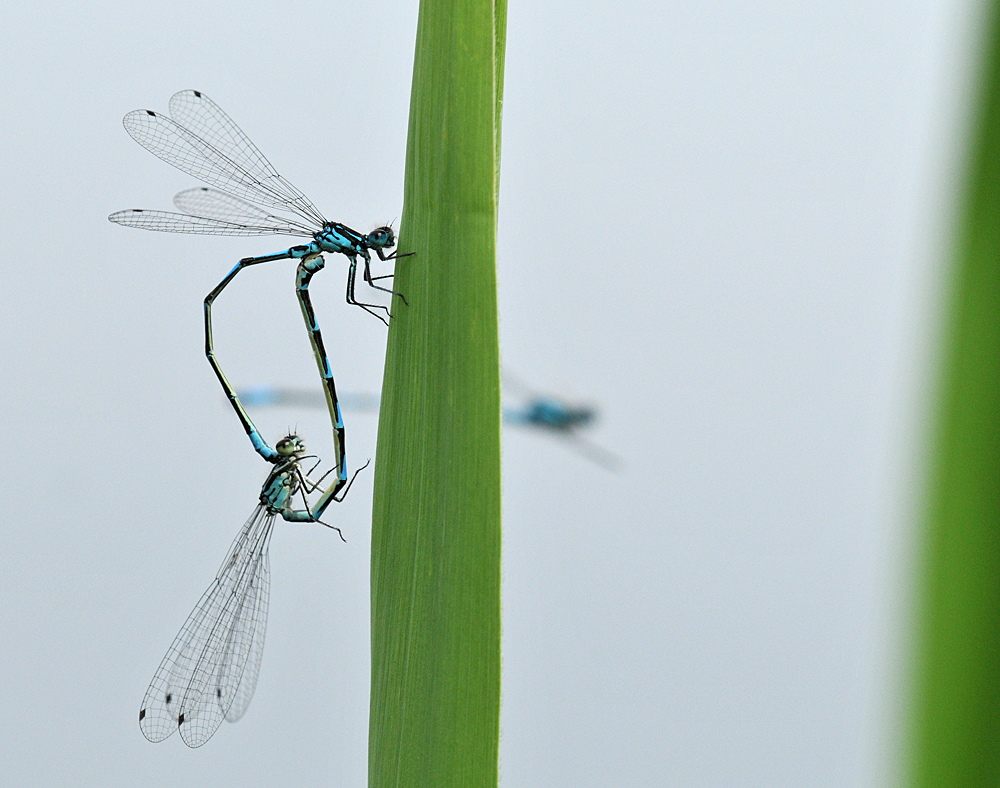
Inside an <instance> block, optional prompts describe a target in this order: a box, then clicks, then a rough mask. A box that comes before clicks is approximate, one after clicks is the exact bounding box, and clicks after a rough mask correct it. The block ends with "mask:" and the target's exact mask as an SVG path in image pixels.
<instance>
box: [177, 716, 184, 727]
mask: <svg viewBox="0 0 1000 788" xmlns="http://www.w3.org/2000/svg"><path fill="white" fill-rule="evenodd" d="M177 724H178V725H183V724H184V715H183V714H182V715H181V716H180V717H178V718H177Z"/></svg>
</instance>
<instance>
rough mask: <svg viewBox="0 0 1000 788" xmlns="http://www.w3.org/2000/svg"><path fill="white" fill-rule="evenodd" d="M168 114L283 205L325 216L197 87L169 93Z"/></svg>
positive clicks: (319, 217)
mask: <svg viewBox="0 0 1000 788" xmlns="http://www.w3.org/2000/svg"><path fill="white" fill-rule="evenodd" d="M169 106H170V117H171V118H173V119H174V120H175V121H177V122H178V123H179V124H181V125H182V126H183V127H184V128H186V129H188V130H189V131H191V132H193V133H194V134H197V135H198V136H199V137H200V138H201V139H203V140H204V141H205V142H207V143H208V144H209V145H211V146H212V147H213V148H215V149H216V150H217V151H220V152H221V153H222V154H223V155H225V156H226V158H228V159H229V160H230V161H233V162H235V163H236V164H238V165H239V166H240V167H241V168H242V169H244V170H245V171H246V172H248V173H250V174H251V175H252V176H254V177H255V178H257V179H258V180H259V181H260V182H261V183H262V184H263V185H264V186H265V188H266V189H267V190H268V191H271V192H274V193H275V194H279V195H280V196H281V201H282V205H284V206H286V207H288V208H289V210H294V211H295V213H299V214H300V215H305V216H308V217H309V218H311V219H312V220H313V221H315V222H318V223H319V225H322V224H323V222H324V221H325V219H324V218H323V214H321V213H320V212H319V211H318V210H317V209H316V206H315V205H313V204H312V202H310V200H309V198H308V197H306V196H305V195H304V194H303V193H302V192H300V191H299V190H298V189H297V188H295V187H294V186H293V185H292V184H290V183H289V182H288V181H286V180H285V179H284V178H282V177H281V176H280V175H279V174H278V172H277V170H275V169H274V167H272V166H271V162H269V161H268V160H267V159H266V158H265V157H264V154H263V153H261V152H260V150H259V149H258V148H257V146H256V145H254V144H253V142H251V140H250V138H249V137H247V135H246V134H244V133H243V130H242V129H241V128H240V127H239V126H237V125H236V124H235V123H234V122H233V119H232V118H230V117H229V116H228V115H227V114H226V113H225V112H223V111H222V110H221V109H220V108H219V105H218V104H216V103H215V102H214V101H212V99H210V98H209V97H208V96H206V95H205V94H204V93H202V92H200V91H198V90H182V91H180V92H178V93H174V95H173V96H171V97H170V105H169Z"/></svg>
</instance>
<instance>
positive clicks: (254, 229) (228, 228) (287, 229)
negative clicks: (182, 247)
mask: <svg viewBox="0 0 1000 788" xmlns="http://www.w3.org/2000/svg"><path fill="white" fill-rule="evenodd" d="M108 219H109V220H110V221H112V222H114V223H115V224H123V225H125V226H126V227H138V228H140V229H142V230H158V231H159V232H163V233H198V234H199V235H294V236H298V237H300V238H301V237H303V236H305V237H308V236H309V235H311V233H309V232H306V231H304V230H302V229H301V228H299V227H297V226H295V225H293V224H290V223H288V222H287V221H284V220H282V219H280V218H278V217H271V219H273V221H271V220H264V219H259V220H255V221H253V222H252V223H251V222H250V220H248V221H247V222H246V223H239V222H226V221H222V220H220V219H208V218H205V217H204V216H191V215H190V214H186V213H171V212H170V211H145V210H141V209H139V208H133V209H132V210H128V211H117V212H115V213H113V214H111V215H110V216H109V217H108Z"/></svg>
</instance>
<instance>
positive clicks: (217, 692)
mask: <svg viewBox="0 0 1000 788" xmlns="http://www.w3.org/2000/svg"><path fill="white" fill-rule="evenodd" d="M215 697H217V698H221V697H222V687H216V688H215Z"/></svg>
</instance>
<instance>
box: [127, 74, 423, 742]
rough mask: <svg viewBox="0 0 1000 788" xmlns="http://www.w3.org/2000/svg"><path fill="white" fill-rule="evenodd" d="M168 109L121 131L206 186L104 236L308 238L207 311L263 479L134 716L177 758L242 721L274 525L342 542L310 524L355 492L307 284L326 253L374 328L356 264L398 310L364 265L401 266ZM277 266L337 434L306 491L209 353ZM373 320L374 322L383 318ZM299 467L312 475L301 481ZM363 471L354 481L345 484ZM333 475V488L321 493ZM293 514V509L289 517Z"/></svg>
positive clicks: (384, 238)
mask: <svg viewBox="0 0 1000 788" xmlns="http://www.w3.org/2000/svg"><path fill="white" fill-rule="evenodd" d="M169 106H170V114H169V117H168V116H166V115H162V114H160V113H156V112H153V111H152V110H135V111H134V112H130V113H128V114H127V115H126V116H125V119H124V125H125V129H126V130H127V131H128V133H129V134H130V135H131V136H132V138H133V139H135V140H136V142H138V143H139V144H140V145H142V146H143V147H144V148H146V149H147V150H149V151H150V152H151V153H153V154H155V155H156V156H157V157H159V158H160V159H162V160H163V161H165V162H167V163H168V164H171V165H173V166H174V167H176V168H178V169H179V170H181V171H183V172H185V173H187V174H188V175H192V176H194V177H195V178H198V179H199V180H201V181H202V182H203V183H206V184H208V186H207V187H206V186H200V187H196V188H192V189H187V190H185V191H182V192H180V193H179V194H177V195H176V196H175V197H174V204H175V205H176V206H177V208H178V209H180V211H182V213H173V212H167V211H156V210H153V211H150V210H139V209H133V210H128V211H118V212H117V213H113V214H111V216H109V217H108V218H109V219H110V220H111V221H112V222H116V223H118V224H123V225H126V226H129V227H139V228H141V229H145V230H158V231H164V232H177V233H199V234H205V235H237V236H253V235H289V236H298V237H303V238H311V240H310V241H309V242H308V243H304V244H302V245H299V246H293V247H290V248H289V249H286V250H284V251H281V252H277V253H274V254H269V255H262V256H258V257H244V258H243V259H241V260H240V261H239V262H238V263H237V264H236V266H235V267H234V268H233V269H232V270H231V271H230V272H229V273H228V274H226V276H225V277H224V278H223V279H222V281H221V282H219V284H218V285H217V286H216V287H215V288H214V289H213V290H212V292H210V293H209V294H208V295H207V296H206V297H205V302H204V314H205V355H206V356H207V357H208V360H209V363H210V364H211V365H212V369H213V370H214V371H215V374H216V376H217V377H218V379H219V382H220V383H221V384H222V388H223V390H224V391H225V394H226V397H227V398H228V399H229V401H230V403H231V404H232V406H233V408H234V410H235V411H236V414H237V416H238V417H239V420H240V423H241V424H242V425H243V429H244V430H245V431H246V433H247V436H248V437H249V438H250V442H251V444H252V445H253V448H254V450H255V451H256V452H257V453H258V454H260V455H261V457H263V458H264V459H265V460H267V461H268V462H270V463H271V464H272V466H273V467H272V469H271V471H270V473H269V474H268V477H267V479H266V480H265V482H264V485H263V487H262V488H261V492H260V497H259V501H258V504H257V506H256V508H255V509H254V511H253V513H252V514H251V515H250V518H249V519H248V520H247V522H246V524H245V525H244V526H243V528H242V529H241V530H240V532H239V534H238V535H237V537H236V539H235V541H234V542H233V545H232V547H231V549H230V551H229V554H228V555H227V556H226V559H225V561H224V562H223V564H222V566H221V568H220V569H219V572H218V574H217V575H216V578H215V580H214V582H213V583H212V585H211V586H209V588H208V590H206V591H205V593H204V594H203V595H202V598H201V600H200V601H199V602H198V604H197V605H196V606H195V609H194V610H193V611H192V612H191V615H190V616H188V619H187V621H186V622H185V623H184V626H183V627H181V631H180V632H179V633H178V635H177V637H176V638H175V639H174V642H173V644H172V645H171V646H170V649H169V650H168V651H167V654H166V656H164V658H163V661H162V662H161V663H160V667H159V668H158V670H157V671H156V674H155V675H154V677H153V681H152V682H151V683H150V685H149V689H148V690H147V691H146V695H145V697H144V698H143V701H142V706H141V708H140V711H139V725H140V728H141V729H142V732H143V734H144V735H145V736H146V738H147V739H149V740H150V741H154V742H155V741H162V740H163V739H165V738H167V737H168V736H170V735H171V734H172V733H173V732H174V731H175V730H179V731H180V734H181V738H182V739H183V740H184V742H185V743H186V744H188V745H189V746H191V747H198V746H201V745H202V744H204V743H205V742H206V741H208V739H209V738H211V736H212V734H214V733H215V731H216V730H217V729H218V727H219V725H221V724H222V720H223V719H227V720H229V721H231V722H235V721H236V720H238V719H240V718H241V717H242V716H243V714H244V712H245V711H246V709H247V706H248V705H249V703H250V700H251V698H252V697H253V694H254V690H255V689H256V685H257V677H258V674H259V670H260V663H261V657H262V655H263V647H264V635H265V631H266V623H267V607H268V591H269V584H270V570H269V564H268V544H269V542H270V538H271V533H272V530H273V527H274V521H275V519H276V518H277V517H281V518H282V519H284V520H286V521H289V522H316V523H321V524H322V525H326V526H327V527H328V528H333V529H334V530H337V531H338V533H339V531H340V529H338V528H336V527H335V526H332V525H329V524H327V523H322V521H321V520H320V518H321V517H322V516H323V513H324V512H325V511H326V509H327V507H328V506H329V505H330V503H332V502H333V501H338V502H339V501H341V500H343V496H344V495H346V494H347V491H348V490H349V489H350V485H351V482H353V479H354V477H352V478H351V480H350V481H348V475H347V458H346V452H345V448H344V442H345V434H344V422H343V418H342V416H341V408H340V403H339V401H338V399H337V390H336V386H335V384H334V379H333V374H332V371H331V369H330V362H329V359H328V358H327V354H326V350H325V348H324V345H323V337H322V334H321V333H320V328H319V323H318V321H317V319H316V315H315V311H314V309H313V306H312V302H311V299H310V297H309V283H310V280H311V278H312V276H313V275H314V274H315V273H316V272H318V271H320V270H321V269H322V268H323V266H324V259H323V257H322V255H323V254H324V253H327V252H328V253H339V254H343V255H345V256H346V257H347V258H348V260H349V261H350V266H349V269H348V277H347V301H348V303H350V304H354V305H355V306H359V307H361V308H362V309H364V310H365V311H367V312H369V313H371V314H373V315H375V316H376V317H378V318H379V319H380V320H382V321H383V322H386V318H387V317H388V316H389V314H390V310H389V308H388V307H386V306H383V305H380V304H373V303H367V302H362V301H359V300H358V299H357V298H356V296H355V285H356V275H357V265H358V258H361V259H362V260H363V261H364V270H363V279H364V282H365V283H366V284H368V285H369V286H370V287H372V288H374V289H376V290H381V291H383V292H385V293H389V294H390V296H398V297H399V298H400V299H401V300H403V302H404V303H405V298H403V297H402V295H401V294H399V293H396V292H394V291H393V290H391V289H390V288H387V287H382V286H381V285H379V284H376V282H378V281H379V280H381V279H386V278H389V277H390V276H391V274H386V275H382V276H373V275H372V272H371V262H372V261H371V254H370V251H374V252H375V253H376V255H377V256H378V258H379V259H380V260H383V261H388V260H392V259H394V258H396V257H397V255H396V254H395V253H394V252H389V251H388V250H391V249H392V248H393V247H394V246H395V243H396V237H395V233H394V232H393V229H392V227H390V226H388V225H386V226H382V227H377V228H375V229H374V230H372V231H371V232H369V233H359V232H357V231H356V230H352V229H351V228H350V227H347V226H346V225H344V224H340V223H338V222H330V221H328V220H327V219H326V218H324V216H323V215H322V214H321V213H320V212H319V210H317V208H316V206H314V205H313V204H312V202H311V201H310V200H309V199H308V198H307V197H306V196H305V195H304V194H303V193H302V192H301V191H299V190H298V189H297V188H295V187H294V186H293V185H292V184H291V183H289V182H288V181H287V180H285V179H284V178H283V177H282V176H281V175H279V174H278V172H277V171H276V170H275V169H274V167H272V166H271V164H270V162H268V160H267V159H266V158H265V157H264V156H263V154H262V153H261V152H260V151H259V150H258V149H257V146H256V145H254V144H253V142H251V141H250V139H249V138H248V137H247V136H246V134H244V133H243V131H241V130H240V128H239V127H238V126H237V125H236V124H235V123H234V122H233V121H232V119H231V118H230V117H229V116H228V115H226V113H225V112H223V111H222V110H221V109H220V108H219V107H218V106H217V105H216V104H215V103H214V102H213V101H211V99H209V98H208V97H207V96H206V95H205V94H204V93H201V92H199V91H196V90H184V91H181V92H179V93H176V94H174V96H172V97H171V99H170V105H169ZM404 256H405V255H399V257H404ZM283 259H293V260H297V261H299V263H298V268H297V271H296V280H295V292H296V297H297V299H298V302H299V306H300V308H301V311H302V316H303V319H304V321H305V324H306V330H307V333H308V335H309V340H310V343H311V345H312V348H313V355H314V357H315V360H316V364H317V367H318V369H319V374H320V378H321V380H322V382H323V392H324V398H325V400H326V405H327V408H328V410H329V413H330V419H331V422H332V425H333V444H334V465H333V467H332V468H331V469H330V470H329V471H327V473H325V474H324V475H323V476H321V477H320V478H319V479H317V480H315V481H314V480H313V479H311V478H310V476H309V474H310V473H312V472H313V471H314V470H315V469H316V468H317V467H318V465H319V460H318V458H316V457H315V456H314V455H308V454H306V448H305V444H304V442H303V441H302V440H301V439H300V438H299V436H298V435H295V434H291V435H287V436H285V437H284V438H282V439H281V440H279V441H278V442H277V443H276V444H275V445H274V446H273V447H272V446H271V445H269V444H268V443H267V441H265V440H264V439H263V437H261V435H260V433H259V432H258V430H257V427H256V426H255V425H254V423H253V421H252V420H251V418H250V416H249V414H248V413H247V411H246V408H245V407H244V406H243V403H242V402H241V401H240V398H239V396H238V394H237V392H236V390H235V389H234V388H233V387H232V385H230V383H229V381H228V379H227V378H226V375H225V373H224V372H223V371H222V367H221V366H220V364H219V362H218V359H217V358H216V355H215V348H214V342H213V339H212V306H213V304H214V302H215V300H216V298H217V297H218V296H219V294H220V293H221V292H222V291H223V289H225V287H226V285H228V284H229V283H230V282H231V281H232V280H233V278H234V277H235V276H236V275H237V274H238V273H239V272H240V271H242V270H243V269H244V268H247V267H249V266H253V265H257V264H260V263H267V262H271V261H274V260H283ZM376 310H383V311H384V313H385V316H383V315H381V314H379V313H378V312H377V311H376ZM309 459H315V460H316V462H315V463H314V464H313V465H312V467H311V468H310V469H309V470H308V471H306V470H305V469H304V468H305V465H306V464H307V460H309ZM365 465H366V466H367V463H366V464H365ZM362 467H364V466H362ZM360 470H361V468H359V469H358V471H355V474H354V475H355V477H356V476H357V473H358V472H359V471H360ZM330 474H333V481H332V482H330V483H327V482H326V477H327V476H329V475H330ZM324 485H325V487H324ZM317 492H318V493H319V496H318V498H317V499H316V500H314V501H313V502H312V503H310V501H309V498H308V497H307V496H308V495H311V494H313V493H317ZM297 502H300V503H301V505H300V506H298V508H297ZM341 538H343V535H341Z"/></svg>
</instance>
